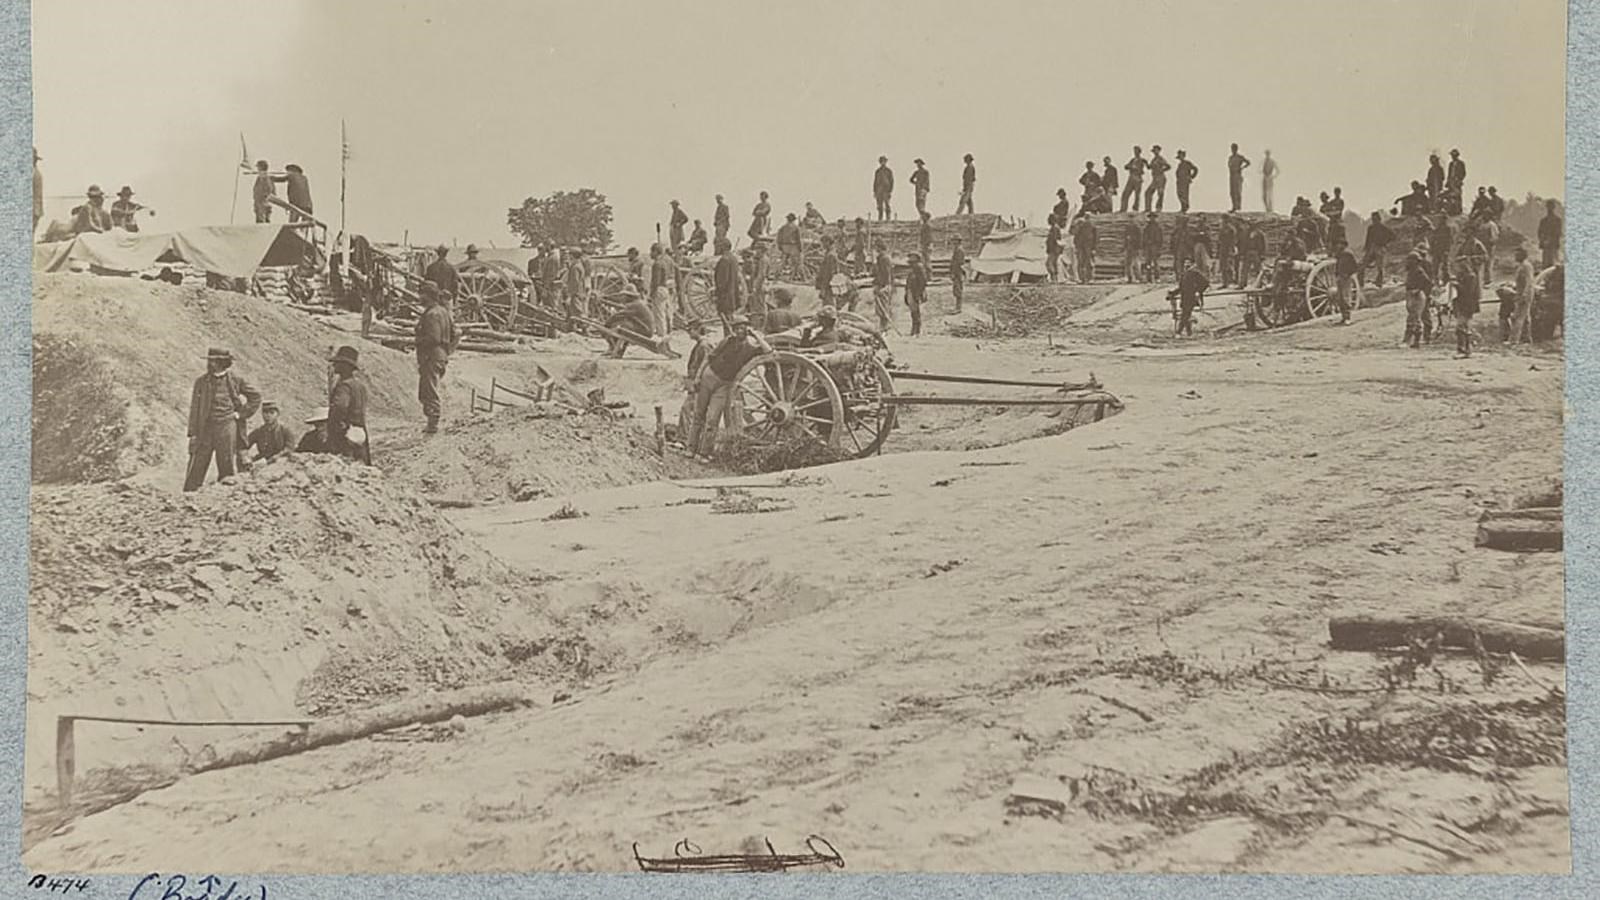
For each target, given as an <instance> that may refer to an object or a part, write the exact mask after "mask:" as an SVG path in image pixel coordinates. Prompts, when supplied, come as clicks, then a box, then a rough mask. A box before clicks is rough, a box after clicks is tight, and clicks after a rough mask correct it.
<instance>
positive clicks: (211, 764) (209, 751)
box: [184, 683, 533, 775]
mask: <svg viewBox="0 0 1600 900" xmlns="http://www.w3.org/2000/svg"><path fill="white" fill-rule="evenodd" d="M532 703H533V701H532V699H531V697H529V695H528V693H527V690H526V689H525V688H524V687H523V686H522V685H519V684H507V683H501V684H488V685H481V686H479V687H470V688H462V689H460V690H456V691H447V692H445V693H440V694H429V695H427V696H423V697H413V698H411V699H409V700H402V701H400V702H398V703H391V704H388V705H385V706H378V707H374V708H371V709H363V710H357V711H354V712H349V713H346V714H344V715H342V716H334V717H332V718H328V719H322V720H319V721H317V722H314V723H312V725H311V726H310V727H309V728H306V729H303V730H302V729H296V730H295V731H291V732H284V733H281V734H279V735H277V736H275V737H272V738H267V739H261V738H254V739H245V740H239V741H235V742H232V743H229V744H225V745H223V746H221V747H217V748H212V747H206V748H205V749H203V750H201V752H200V753H199V754H197V757H196V758H195V759H193V760H191V761H190V762H189V763H188V764H187V765H186V766H185V767H184V773H185V774H187V775H193V774H197V773H200V772H210V771H213V770H216V769H226V768H229V767H232V766H243V765H250V764H253V763H260V762H266V761H268V760H272V759H277V758H279V757H283V756H289V755H291V754H294V753H301V752H304V751H306V750H312V749H315V748H317V747H326V746H329V745H331V744H342V743H346V742H348V741H353V740H357V739H359V738H364V737H367V736H368V735H373V734H377V733H378V732H380V731H388V730H390V729H392V728H399V727H401V726H404V725H415V724H422V723H429V722H443V721H446V720H448V719H451V718H454V717H455V716H481V715H483V714H485V713H491V712H496V711H498V710H502V709H511V708H513V707H518V706H530V705H532Z"/></svg>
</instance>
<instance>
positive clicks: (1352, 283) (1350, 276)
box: [1333, 240, 1361, 325]
mask: <svg viewBox="0 0 1600 900" xmlns="http://www.w3.org/2000/svg"><path fill="white" fill-rule="evenodd" d="M1333 253H1334V263H1333V276H1334V285H1335V288H1334V293H1333V299H1334V304H1335V305H1336V306H1337V307H1338V308H1339V324H1340V325H1349V324H1350V310H1351V308H1352V307H1354V306H1355V302H1356V275H1357V274H1358V273H1360V271H1361V263H1359V262H1357V261H1356V254H1355V252H1354V251H1352V250H1351V249H1350V245H1349V244H1347V243H1345V242H1344V241H1342V240H1341V241H1338V242H1336V243H1335V244H1334V245H1333Z"/></svg>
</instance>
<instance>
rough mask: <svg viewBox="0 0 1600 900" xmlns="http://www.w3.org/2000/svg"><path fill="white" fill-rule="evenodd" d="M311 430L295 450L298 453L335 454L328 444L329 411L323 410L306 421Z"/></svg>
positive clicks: (301, 439)
mask: <svg viewBox="0 0 1600 900" xmlns="http://www.w3.org/2000/svg"><path fill="white" fill-rule="evenodd" d="M306 424H307V425H310V426H311V430H310V431H308V432H306V433H305V436H304V437H302V438H300V443H299V444H298V445H297V446H296V447H295V448H294V452H296V453H334V452H336V451H334V450H333V448H332V447H330V446H329V444H328V411H327V410H325V409H324V410H322V411H321V412H319V413H317V414H316V415H314V416H312V417H311V418H309V419H307V420H306Z"/></svg>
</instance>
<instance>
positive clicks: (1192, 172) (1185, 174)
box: [1176, 150, 1200, 212]
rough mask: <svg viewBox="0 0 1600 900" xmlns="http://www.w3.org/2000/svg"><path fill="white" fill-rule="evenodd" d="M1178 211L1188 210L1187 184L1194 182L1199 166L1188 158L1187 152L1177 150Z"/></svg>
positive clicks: (1198, 172)
mask: <svg viewBox="0 0 1600 900" xmlns="http://www.w3.org/2000/svg"><path fill="white" fill-rule="evenodd" d="M1176 174H1177V179H1178V211H1179V212H1188V211H1189V186H1190V185H1192V184H1194V179H1195V176H1196V175H1199V174H1200V167H1199V166H1197V165H1195V164H1194V161H1193V160H1191V159H1189V154H1187V153H1185V152H1184V151H1182V150H1179V151H1178V171H1177V173H1176Z"/></svg>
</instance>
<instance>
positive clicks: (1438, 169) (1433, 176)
mask: <svg viewBox="0 0 1600 900" xmlns="http://www.w3.org/2000/svg"><path fill="white" fill-rule="evenodd" d="M1427 188H1428V202H1429V203H1430V204H1431V205H1432V207H1433V208H1438V204H1439V195H1440V194H1441V193H1442V192H1443V191H1444V166H1442V165H1440V164H1439V154H1437V153H1430V154H1428V180H1427Z"/></svg>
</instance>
